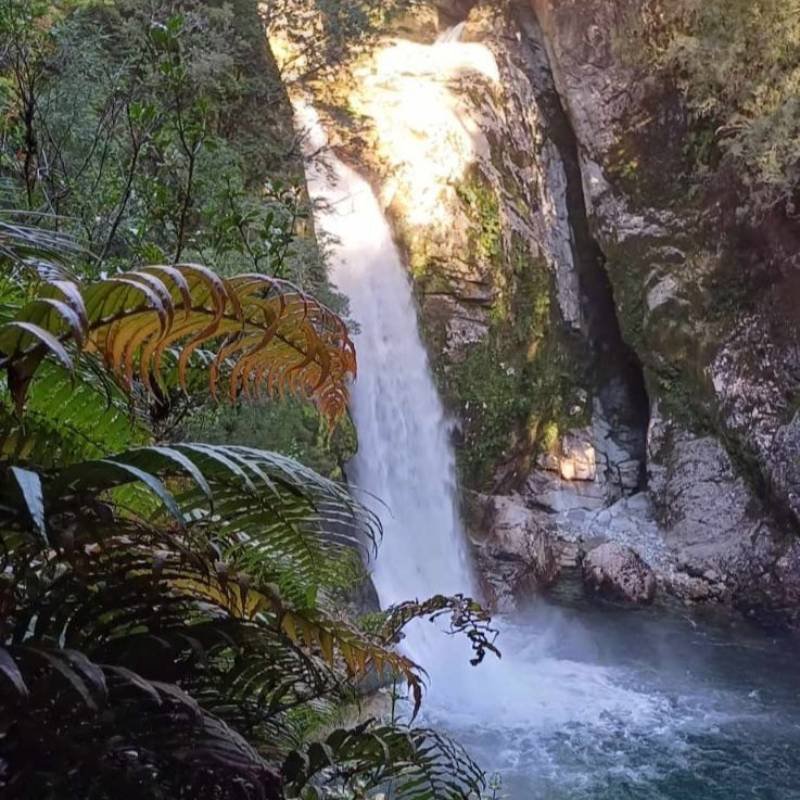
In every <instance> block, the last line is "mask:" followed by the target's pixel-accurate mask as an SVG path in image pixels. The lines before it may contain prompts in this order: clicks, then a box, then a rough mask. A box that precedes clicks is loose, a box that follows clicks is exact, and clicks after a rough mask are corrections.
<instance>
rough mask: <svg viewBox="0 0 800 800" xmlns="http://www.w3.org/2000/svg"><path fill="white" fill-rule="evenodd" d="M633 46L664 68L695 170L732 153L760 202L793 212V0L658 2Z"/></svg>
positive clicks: (796, 9)
mask: <svg viewBox="0 0 800 800" xmlns="http://www.w3.org/2000/svg"><path fill="white" fill-rule="evenodd" d="M636 28H637V29H638V34H639V37H637V38H638V41H641V39H644V41H645V43H646V44H647V47H646V48H645V49H644V50H639V49H638V48H631V49H632V50H633V49H636V52H637V54H638V55H639V56H640V57H641V56H642V55H643V56H645V58H646V59H647V60H648V62H649V63H650V64H651V65H655V66H656V67H658V68H662V69H665V70H667V71H668V72H669V73H670V74H671V75H673V76H674V78H675V80H676V81H677V83H678V85H679V86H680V88H681V89H682V91H683V92H684V94H685V96H686V98H687V101H688V107H689V111H690V113H691V115H692V120H693V133H692V154H693V155H694V156H695V158H696V161H697V163H698V165H699V166H700V167H701V168H705V169H708V168H714V167H715V166H716V165H717V163H718V162H719V160H720V158H722V157H726V158H728V159H730V160H731V161H732V162H733V163H734V164H735V165H736V167H737V168H738V170H739V171H740V173H741V174H742V176H743V178H744V179H745V181H746V182H747V183H748V184H749V186H750V188H751V190H752V191H753V193H754V195H755V196H756V199H757V201H758V204H759V205H760V206H761V207H768V206H772V205H775V204H780V203H782V204H784V205H786V207H787V209H788V210H789V212H790V213H794V212H795V211H796V203H797V196H796V192H797V187H798V182H799V181H800V145H798V142H800V3H798V0H755V1H749V2H745V0H679V2H661V1H660V0H655V1H654V2H652V3H650V4H649V5H648V6H647V7H646V11H645V12H644V15H643V17H642V18H641V19H639V20H637V24H636Z"/></svg>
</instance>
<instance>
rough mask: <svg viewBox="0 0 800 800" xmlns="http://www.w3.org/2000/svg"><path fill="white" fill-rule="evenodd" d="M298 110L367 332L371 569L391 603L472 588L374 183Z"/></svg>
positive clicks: (364, 388)
mask: <svg viewBox="0 0 800 800" xmlns="http://www.w3.org/2000/svg"><path fill="white" fill-rule="evenodd" d="M298 114H299V116H300V117H301V118H302V119H303V122H304V124H305V126H306V128H307V130H308V136H307V144H306V146H307V149H308V151H309V152H313V153H316V154H317V155H316V157H315V158H314V159H311V160H310V161H309V163H308V168H307V178H308V185H309V191H310V193H311V196H312V197H313V199H314V200H315V201H316V202H317V203H318V211H317V214H316V217H315V218H316V222H317V225H318V226H319V227H320V228H321V229H322V230H323V231H324V232H325V233H326V234H327V235H329V236H330V237H332V238H333V239H334V241H335V245H334V246H333V247H332V257H331V262H330V275H331V278H332V280H333V283H334V284H335V285H336V286H337V288H338V289H339V290H341V291H342V292H344V293H345V294H346V295H347V297H348V298H349V300H350V312H351V314H352V316H353V317H354V319H355V320H357V322H358V325H359V326H360V327H361V331H362V333H361V335H358V336H357V337H356V345H357V350H358V361H359V375H358V380H357V381H356V382H355V384H354V386H353V389H352V413H353V417H354V421H355V424H356V428H357V430H358V439H359V448H358V455H357V456H356V458H355V459H354V461H353V462H352V464H351V465H350V468H349V475H348V477H349V478H350V480H351V482H352V483H353V484H354V486H356V487H358V488H359V489H360V490H362V491H363V492H364V494H363V499H364V500H365V502H366V503H367V504H368V505H370V504H371V505H373V507H374V509H375V511H376V512H377V513H378V514H379V516H380V517H381V521H382V523H383V528H384V537H383V541H382V544H381V548H380V551H379V555H378V558H377V560H376V562H375V564H374V568H373V579H374V582H375V586H376V588H377V590H378V594H379V597H380V600H381V604H382V605H383V606H387V605H391V604H393V603H397V602H401V601H403V600H408V599H414V598H419V599H425V598H427V597H429V596H430V595H432V594H435V593H443V594H455V593H457V592H465V593H469V592H470V591H471V589H472V573H471V570H470V566H469V561H468V558H467V554H466V551H465V546H464V536H463V532H462V530H461V524H460V521H459V515H458V509H457V503H456V480H455V462H454V458H453V452H452V448H451V446H450V443H449V441H448V440H449V435H450V426H449V424H448V422H447V420H446V418H445V414H444V409H443V408H442V404H441V402H440V400H439V397H438V394H437V392H436V387H435V386H434V384H433V380H432V378H431V373H430V369H429V365H428V357H427V354H426V352H425V348H424V347H423V344H422V341H421V340H420V336H419V332H418V330H417V319H416V308H415V305H414V299H413V296H412V293H411V286H410V284H409V279H408V276H407V274H406V271H405V269H404V267H403V264H402V261H401V259H400V254H399V253H398V251H397V248H396V247H395V245H394V242H393V241H392V235H391V231H390V229H389V226H388V223H387V222H386V220H385V218H384V216H383V213H382V211H381V209H380V207H379V205H378V201H377V199H376V197H375V195H374V194H373V192H372V189H371V188H370V186H369V184H368V183H367V182H366V181H365V180H364V178H362V177H361V176H360V175H358V174H357V173H356V172H355V171H354V170H353V169H351V168H350V167H348V166H347V165H346V164H344V163H343V162H342V161H340V160H339V159H338V158H336V156H335V155H334V154H333V153H331V152H330V151H327V152H325V150H324V149H325V146H326V144H327V141H326V136H325V132H324V131H323V129H322V126H321V125H320V123H319V120H318V119H317V117H316V113H315V111H314V109H313V108H311V107H310V106H308V105H303V104H298ZM370 496H372V497H373V498H378V499H379V500H380V502H381V504H382V505H376V504H375V503H374V501H373V500H371V498H370ZM426 633H427V631H426V630H425V629H424V628H422V627H421V626H417V628H416V629H415V631H414V633H413V634H412V635H411V636H410V637H409V641H408V642H407V644H406V647H407V649H409V650H410V651H411V652H412V654H413V655H414V656H415V657H419V658H424V657H426V656H427V657H428V659H430V658H431V657H432V656H434V657H435V653H433V652H431V650H432V647H433V645H432V644H431V643H430V642H428V641H427V636H426V635H425V634H426ZM434 633H435V632H433V631H432V632H430V634H429V635H430V636H431V637H433V634H434ZM433 638H435V637H433Z"/></svg>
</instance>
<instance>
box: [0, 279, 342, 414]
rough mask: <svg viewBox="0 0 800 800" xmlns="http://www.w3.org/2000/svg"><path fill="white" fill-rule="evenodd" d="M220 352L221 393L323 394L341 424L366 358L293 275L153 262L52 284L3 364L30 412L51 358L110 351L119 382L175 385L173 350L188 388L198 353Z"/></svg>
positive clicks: (7, 338) (11, 331)
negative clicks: (29, 401) (167, 376)
mask: <svg viewBox="0 0 800 800" xmlns="http://www.w3.org/2000/svg"><path fill="white" fill-rule="evenodd" d="M199 348H203V349H204V350H206V351H208V350H213V351H214V353H215V355H214V359H213V361H212V363H211V364H210V366H209V367H208V379H209V389H210V391H211V393H212V395H214V396H215V397H216V396H217V395H218V394H219V388H220V384H221V383H223V382H224V383H227V392H226V393H227V395H228V397H230V399H231V400H235V399H236V398H237V397H238V396H239V395H240V394H243V395H245V396H248V397H254V396H258V395H259V394H260V393H261V392H263V391H266V392H267V393H268V394H270V395H283V394H284V393H291V394H294V395H296V396H299V397H302V398H305V399H313V400H314V401H315V402H316V403H317V405H318V406H319V408H320V410H321V412H322V413H323V414H324V416H325V417H326V418H327V419H328V421H329V422H331V423H333V422H335V421H336V420H337V419H338V418H339V417H340V416H341V414H342V413H343V412H344V410H345V407H346V404H347V397H348V391H347V384H348V380H349V379H350V378H351V377H354V376H355V374H356V355H355V348H354V346H353V343H352V341H351V339H350V337H349V335H348V332H347V328H346V326H345V324H344V322H343V321H342V320H341V319H340V318H339V317H338V316H337V315H336V314H334V313H333V312H332V311H331V310H330V309H328V308H326V307H325V306H324V305H322V304H320V303H319V302H317V301H316V300H314V299H313V298H311V297H309V296H308V295H306V294H304V293H303V292H302V291H300V290H299V289H298V288H296V287H295V286H293V285H292V284H290V283H287V282H286V281H282V280H278V279H275V278H271V277H269V276H267V275H260V274H246V275H237V276H236V277H233V278H228V279H225V278H221V277H219V276H218V275H216V274H215V273H214V272H212V271H211V270H210V269H208V268H207V267H203V266H200V265H198V264H181V265H178V266H150V267H145V268H143V269H140V270H136V271H133V272H126V273H120V274H118V275H114V276H111V277H109V278H107V279H105V280H102V281H98V282H96V283H92V284H89V285H87V286H78V285H77V284H75V283H71V282H67V281H52V282H50V283H48V284H46V285H45V287H44V289H43V291H42V293H41V295H40V297H38V298H37V299H36V300H35V301H33V302H32V303H30V304H28V305H27V306H26V307H25V308H23V309H22V311H21V312H20V314H19V315H18V316H17V318H16V319H14V320H12V321H10V322H8V323H6V324H4V325H2V326H0V367H1V368H3V369H5V370H6V371H7V373H8V378H9V387H10V389H11V391H12V394H13V396H14V399H15V402H16V403H17V406H18V407H21V406H22V404H23V403H24V400H25V396H26V393H27V388H28V385H29V383H30V381H31V379H32V378H33V376H34V373H35V372H36V370H37V368H38V366H39V364H40V363H41V361H42V359H43V358H44V357H45V356H48V355H49V356H52V357H55V358H56V359H57V360H58V361H59V362H60V363H61V364H63V365H64V366H67V367H72V366H73V355H72V350H74V349H77V350H78V351H85V352H93V353H97V354H99V355H100V356H102V358H103V360H104V361H105V363H106V365H107V366H108V368H109V369H110V370H111V371H112V372H113V373H114V375H115V376H116V377H117V379H118V380H119V382H120V383H121V384H122V385H123V386H125V387H127V388H130V387H131V386H132V384H133V382H134V380H137V379H138V380H139V381H140V382H141V384H142V385H143V386H144V387H145V388H146V389H148V390H152V382H153V381H154V380H156V381H159V382H163V381H164V371H163V369H162V362H163V360H164V354H165V353H166V352H168V351H169V352H177V354H178V356H177V358H178V361H177V365H178V368H177V378H178V382H179V383H180V385H181V386H182V387H183V388H184V389H186V381H187V371H188V369H189V364H190V360H191V357H192V354H193V353H195V352H196V351H197V350H198V349H199Z"/></svg>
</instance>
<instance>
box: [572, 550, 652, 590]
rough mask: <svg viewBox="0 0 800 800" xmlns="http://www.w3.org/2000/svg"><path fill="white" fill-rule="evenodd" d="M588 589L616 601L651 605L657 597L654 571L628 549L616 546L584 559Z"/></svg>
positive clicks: (584, 580) (583, 568)
mask: <svg viewBox="0 0 800 800" xmlns="http://www.w3.org/2000/svg"><path fill="white" fill-rule="evenodd" d="M582 572H583V582H584V584H585V586H586V587H587V589H588V590H589V591H592V592H597V593H599V594H601V595H603V596H606V597H608V598H611V599H614V600H623V601H625V602H628V603H640V604H645V603H652V602H653V598H654V597H655V595H656V577H655V574H654V573H653V570H652V569H650V567H649V566H648V565H647V564H646V563H645V562H644V561H643V560H642V559H641V558H640V557H639V555H638V553H636V552H635V551H634V550H632V549H631V548H629V547H624V546H622V545H619V544H615V543H613V542H607V543H606V544H601V545H599V546H598V547H595V548H594V549H593V550H590V551H589V552H588V553H587V554H586V556H585V557H584V559H583V567H582Z"/></svg>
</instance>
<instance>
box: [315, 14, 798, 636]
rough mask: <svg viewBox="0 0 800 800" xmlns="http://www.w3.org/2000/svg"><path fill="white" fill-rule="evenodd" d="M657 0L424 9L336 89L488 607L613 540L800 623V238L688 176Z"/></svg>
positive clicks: (678, 581)
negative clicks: (417, 326) (421, 356)
mask: <svg viewBox="0 0 800 800" xmlns="http://www.w3.org/2000/svg"><path fill="white" fill-rule="evenodd" d="M643 5H644V4H643V3H642V2H636V0H626V2H624V3H619V2H612V0H588V1H587V2H569V1H568V0H560V2H557V3H556V2H549V1H548V0H534V1H533V2H523V1H521V0H520V2H509V3H502V4H497V3H486V4H481V3H478V4H475V3H469V2H449V3H445V2H442V3H439V4H438V7H437V8H433V7H426V8H422V9H417V10H416V11H415V12H414V13H412V14H409V15H407V16H406V17H404V18H403V19H401V20H399V21H397V22H396V24H395V27H394V29H393V30H392V32H391V34H390V35H387V36H386V37H385V39H384V40H383V41H382V42H380V43H379V44H378V46H377V47H376V48H375V49H373V50H370V51H369V52H365V53H364V54H363V55H362V56H361V57H360V58H359V59H357V60H356V62H355V63H353V64H352V65H351V66H350V69H349V71H347V72H344V73H343V74H342V75H341V76H340V79H339V80H337V81H335V82H329V83H327V84H326V85H324V86H319V87H317V88H318V91H317V102H318V105H319V106H320V108H321V109H322V111H323V113H324V114H325V115H326V118H327V121H328V125H329V127H330V128H331V129H333V130H335V131H336V134H335V143H336V147H337V150H338V152H339V153H340V154H341V155H342V156H343V157H344V158H345V159H347V160H349V161H350V162H351V163H353V164H354V165H355V166H356V167H357V168H358V169H359V170H361V171H362V172H363V173H365V174H367V175H368V176H369V177H370V179H371V181H372V183H373V185H374V186H375V188H376V190H377V192H378V194H379V196H380V198H381V201H382V204H383V206H384V208H385V210H386V213H387V216H388V217H389V219H390V221H391V223H392V225H393V228H394V231H395V235H396V238H397V241H398V243H399V245H400V246H401V248H402V250H403V252H404V254H405V256H406V260H407V263H408V267H409V271H410V274H411V276H412V279H413V282H414V287H415V290H416V294H417V297H418V301H419V307H420V318H421V325H422V329H423V333H424V337H425V339H426V342H427V345H428V348H429V352H430V355H431V359H432V363H433V367H434V371H435V374H436V377H437V380H438V383H439V386H440V389H441V391H442V394H443V396H444V398H445V401H446V404H447V407H448V409H449V410H450V412H451V414H452V416H453V421H454V436H455V438H456V444H457V449H458V457H459V471H460V480H461V483H462V487H463V496H464V509H465V514H466V517H467V520H468V524H469V527H470V531H471V534H472V537H473V540H474V542H475V544H476V552H477V558H478V563H479V566H480V567H481V572H482V574H483V576H484V586H485V591H486V594H487V597H488V598H489V599H490V600H492V601H493V602H494V603H495V604H496V605H497V606H499V607H501V608H508V607H512V606H513V605H515V604H517V603H518V602H520V601H522V600H524V598H525V597H526V596H528V595H529V593H530V592H531V591H533V590H536V589H538V588H542V587H544V586H547V585H550V584H551V583H553V582H554V581H556V580H557V579H558V576H559V573H560V571H562V570H563V569H564V568H568V567H569V566H575V565H577V564H578V563H579V562H580V561H581V559H582V558H583V556H584V554H585V553H587V552H590V551H591V550H592V549H594V548H596V547H597V546H599V545H601V544H602V543H604V542H610V543H612V544H613V545H614V546H615V547H617V549H618V551H619V553H621V554H622V556H624V558H623V557H622V556H621V560H622V561H625V559H626V558H627V559H628V560H627V562H626V563H635V564H636V565H637V569H640V568H641V569H642V570H646V571H650V572H652V574H653V575H654V577H655V579H656V580H657V583H658V592H657V594H656V596H657V597H662V598H664V597H677V598H679V599H681V600H683V601H685V602H695V601H715V602H721V603H724V604H728V605H733V606H736V607H738V608H740V609H742V610H744V611H746V612H747V613H749V614H752V615H762V616H764V618H765V619H769V620H771V621H772V620H778V621H781V622H789V623H797V622H798V621H800V612H799V611H798V606H800V544H798V542H800V540H798V531H800V403H799V402H798V398H800V345H799V344H798V342H799V341H800V340H799V339H798V327H799V326H800V269H799V264H798V252H800V247H799V245H800V241H798V236H797V232H796V230H795V227H794V224H793V223H792V221H791V220H790V219H788V218H787V217H786V215H785V214H784V213H783V212H781V211H778V210H776V211H774V212H773V213H768V214H765V215H761V216H760V217H758V219H757V221H755V220H756V216H755V215H754V214H752V213H750V209H749V206H748V198H747V195H746V193H745V192H744V191H743V189H742V186H741V185H740V184H739V183H738V182H737V180H736V177H735V175H732V174H730V173H726V172H725V171H724V170H722V169H720V173H719V175H715V176H713V179H711V180H709V181H707V182H706V184H705V185H704V187H703V189H702V190H701V191H697V189H696V184H693V183H692V182H691V181H690V179H689V177H688V175H689V173H690V166H689V165H688V164H687V159H686V142H687V138H688V137H689V136H690V133H691V131H690V121H689V120H688V117H687V114H686V110H685V108H684V103H683V99H682V96H681V94H680V93H679V92H678V90H677V89H676V88H675V87H674V86H673V85H672V84H671V83H670V82H669V80H667V79H666V78H664V76H658V75H653V74H648V73H647V72H646V71H643V70H642V68H641V67H635V66H633V65H632V60H631V59H628V58H626V56H625V37H626V31H627V28H628V26H629V24H630V20H631V19H632V15H634V16H635V15H636V14H637V12H638V11H639V10H640V7H641V6H643ZM452 26H456V27H452ZM437 38H438V42H437ZM632 46H635V43H633V45H632ZM634 555H635V556H637V557H638V558H639V560H637V561H635V562H632V561H631V559H632V558H634ZM612 561H613V559H612ZM611 584H612V588H614V587H613V580H612V581H611ZM617 588H619V589H620V591H621V592H622V594H623V595H624V587H622V586H620V587H617ZM645 594H646V595H647V599H648V600H649V599H650V593H649V592H648V593H645Z"/></svg>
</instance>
